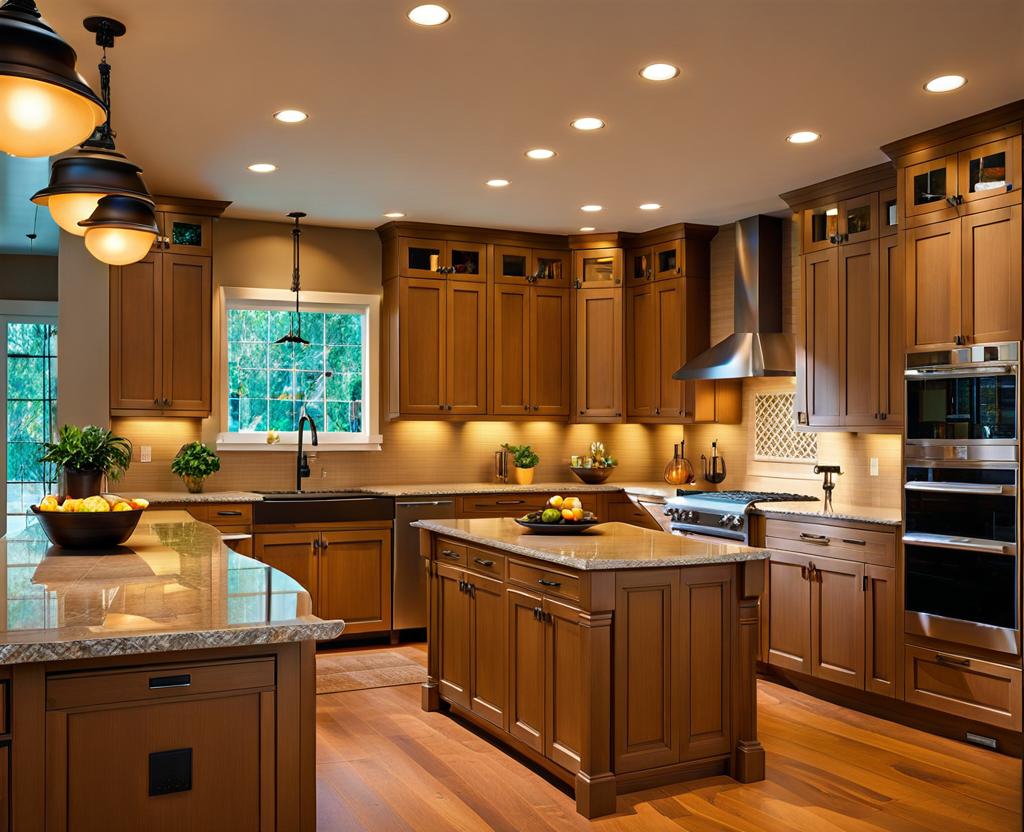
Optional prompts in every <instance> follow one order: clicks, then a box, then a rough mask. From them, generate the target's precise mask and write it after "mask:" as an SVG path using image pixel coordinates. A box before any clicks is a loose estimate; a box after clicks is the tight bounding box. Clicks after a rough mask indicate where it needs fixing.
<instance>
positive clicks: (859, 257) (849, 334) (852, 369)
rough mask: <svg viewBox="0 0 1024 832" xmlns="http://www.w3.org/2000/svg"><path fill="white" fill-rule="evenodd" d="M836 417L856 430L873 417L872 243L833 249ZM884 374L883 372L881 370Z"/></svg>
mask: <svg viewBox="0 0 1024 832" xmlns="http://www.w3.org/2000/svg"><path fill="white" fill-rule="evenodd" d="M838 266H839V268H838V276H839V286H838V290H839V342H838V349H839V353H838V354H837V359H838V360H837V364H838V367H839V418H840V423H841V424H843V425H846V426H851V427H856V426H859V425H870V424H872V423H873V422H874V421H876V419H877V418H878V413H879V410H880V409H879V396H880V395H881V382H880V378H879V374H880V371H881V370H882V363H881V358H880V355H879V353H880V350H881V344H880V342H881V338H880V334H881V322H880V321H881V318H882V316H883V314H884V309H885V307H884V306H883V303H882V297H881V284H880V279H879V271H878V240H877V239H875V240H868V241H866V242H861V243H851V244H849V245H843V246H840V247H839V259H838ZM886 374H887V375H888V368H886Z"/></svg>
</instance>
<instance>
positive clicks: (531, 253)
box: [494, 246, 569, 286]
mask: <svg viewBox="0 0 1024 832" xmlns="http://www.w3.org/2000/svg"><path fill="white" fill-rule="evenodd" d="M494 280H495V282H496V283H508V284H522V283H535V284H537V285H542V286H568V285H569V252H567V251H547V250H543V249H530V248H522V247H519V246H495V247H494Z"/></svg>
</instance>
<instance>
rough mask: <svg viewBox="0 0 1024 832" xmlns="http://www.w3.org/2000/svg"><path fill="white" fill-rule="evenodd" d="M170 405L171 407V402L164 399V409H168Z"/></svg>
mask: <svg viewBox="0 0 1024 832" xmlns="http://www.w3.org/2000/svg"><path fill="white" fill-rule="evenodd" d="M170 405H171V400H170V399H164V407H170Z"/></svg>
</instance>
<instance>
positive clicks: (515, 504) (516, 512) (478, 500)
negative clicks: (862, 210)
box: [459, 494, 547, 517]
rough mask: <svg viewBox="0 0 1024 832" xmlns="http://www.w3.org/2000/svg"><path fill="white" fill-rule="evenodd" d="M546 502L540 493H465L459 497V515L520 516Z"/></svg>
mask: <svg viewBox="0 0 1024 832" xmlns="http://www.w3.org/2000/svg"><path fill="white" fill-rule="evenodd" d="M546 502H547V497H546V496H545V495H542V494H466V495H464V496H462V497H460V498H459V516H460V517H520V516H522V515H523V514H526V512H528V511H535V510H537V509H539V508H543V506H544V504H545V503H546Z"/></svg>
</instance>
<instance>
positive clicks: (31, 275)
mask: <svg viewBox="0 0 1024 832" xmlns="http://www.w3.org/2000/svg"><path fill="white" fill-rule="evenodd" d="M57 259H58V258H57V257H56V256H52V255H44V254H39V255H37V254H0V298H3V299H4V300H57Z"/></svg>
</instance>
